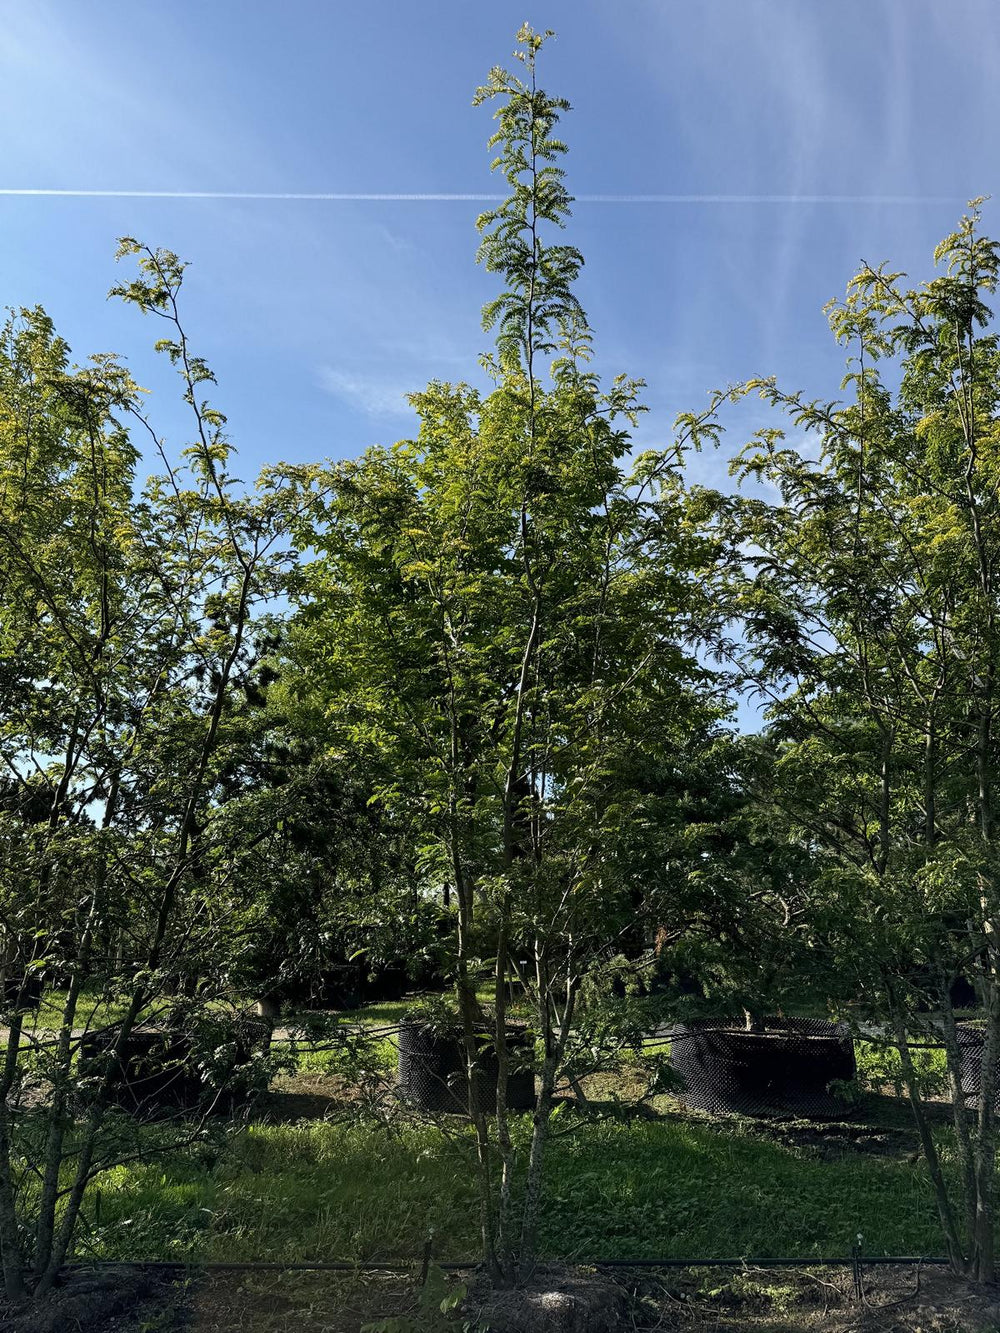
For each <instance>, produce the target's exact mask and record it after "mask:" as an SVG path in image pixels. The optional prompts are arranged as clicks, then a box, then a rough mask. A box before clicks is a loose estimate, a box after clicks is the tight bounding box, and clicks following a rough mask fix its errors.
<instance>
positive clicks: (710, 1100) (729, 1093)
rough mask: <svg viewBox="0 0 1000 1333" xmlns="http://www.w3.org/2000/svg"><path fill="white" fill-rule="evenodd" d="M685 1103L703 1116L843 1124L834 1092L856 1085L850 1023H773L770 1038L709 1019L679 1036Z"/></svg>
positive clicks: (675, 1057) (677, 1056) (675, 1056)
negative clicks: (845, 1085) (722, 1113)
mask: <svg viewBox="0 0 1000 1333" xmlns="http://www.w3.org/2000/svg"><path fill="white" fill-rule="evenodd" d="M671 1061H672V1063H673V1067H674V1069H675V1070H676V1071H677V1073H678V1074H680V1075H681V1077H682V1078H683V1079H684V1083H685V1088H684V1091H682V1092H680V1093H678V1096H679V1098H680V1099H681V1101H683V1102H684V1103H685V1104H686V1105H687V1106H692V1107H697V1108H698V1109H699V1110H703V1111H713V1112H720V1111H725V1112H729V1113H731V1114H737V1115H752V1116H761V1117H768V1116H802V1117H805V1118H806V1119H811V1120H839V1119H842V1118H843V1117H844V1116H845V1115H847V1114H848V1113H849V1106H848V1103H847V1102H846V1101H845V1099H844V1098H843V1097H841V1096H838V1094H837V1092H836V1090H835V1089H834V1090H831V1086H830V1085H831V1084H836V1083H837V1082H839V1081H844V1082H847V1081H849V1080H851V1079H853V1078H854V1076H855V1074H856V1073H857V1066H856V1064H855V1060H854V1042H853V1040H852V1038H851V1035H850V1032H849V1031H848V1029H847V1027H846V1026H845V1025H844V1024H843V1023H827V1022H824V1021H823V1020H821V1019H811V1018H801V1019H794V1018H784V1019H774V1020H772V1022H771V1024H770V1026H765V1030H764V1031H763V1032H751V1031H748V1030H747V1029H746V1028H743V1027H740V1026H738V1025H736V1024H735V1023H733V1022H727V1021H725V1020H719V1019H705V1020H701V1021H698V1022H692V1023H689V1024H687V1025H685V1026H678V1027H677V1028H675V1029H674V1033H673V1036H672V1038H671Z"/></svg>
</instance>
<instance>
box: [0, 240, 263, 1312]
mask: <svg viewBox="0 0 1000 1333" xmlns="http://www.w3.org/2000/svg"><path fill="white" fill-rule="evenodd" d="M121 255H122V257H131V258H134V259H135V260H136V261H137V272H136V275H135V277H134V279H133V280H132V281H130V282H128V283H126V284H123V285H122V286H120V287H118V288H116V289H115V291H116V293H117V295H119V296H120V297H122V298H123V299H124V300H126V301H128V302H131V303H133V304H135V305H137V306H138V307H139V309H140V310H141V311H143V312H144V313H147V314H150V315H152V316H153V317H154V318H156V319H162V321H163V326H162V327H163V333H164V335H165V336H164V338H163V339H162V340H161V341H160V343H159V344H158V347H159V349H160V350H161V351H163V352H164V353H165V354H166V355H168V356H169V358H170V359H171V361H172V362H173V363H174V364H175V365H176V367H177V369H178V371H179V372H180V375H181V379H182V384H183V393H184V398H185V400H186V401H187V403H188V405H189V407H190V409H191V413H192V422H193V435H192V439H191V442H190V444H189V445H188V447H187V448H186V450H185V452H184V456H183V458H182V460H181V461H180V462H179V463H174V462H171V461H170V459H169V457H168V454H167V452H166V450H165V447H164V446H163V445H162V443H161V442H160V440H159V439H158V437H157V436H156V435H155V433H154V432H153V430H152V427H151V426H149V423H148V421H147V419H146V417H145V415H144V409H143V407H142V403H141V394H140V391H139V389H138V388H137V386H136V385H135V383H134V382H133V381H132V379H131V378H130V376H129V374H128V373H127V371H126V370H125V369H124V368H123V367H122V366H121V365H120V364H119V363H118V362H116V361H114V360H113V359H111V358H108V357H97V358H94V359H93V360H92V361H91V363H90V364H89V365H88V366H86V367H84V368H73V367H72V366H71V365H70V362H69V349H68V348H67V347H66V345H65V343H63V342H62V341H61V340H60V339H59V338H58V337H57V336H56V335H55V333H54V330H53V328H52V325H51V322H50V321H49V320H48V319H47V317H46V316H45V315H44V314H43V313H42V312H41V311H38V310H35V311H25V312H22V313H21V314H20V315H16V316H12V317H11V318H10V319H9V320H8V321H7V323H6V325H5V326H4V329H3V333H2V340H0V404H2V406H0V650H2V651H0V662H2V666H0V765H2V770H3V772H2V777H0V1022H2V1024H3V1027H2V1029H0V1040H2V1044H3V1055H2V1058H0V1264H2V1268H3V1277H4V1283H5V1288H6V1292H7V1294H8V1296H11V1297H18V1296H20V1295H21V1294H23V1292H24V1291H25V1289H26V1288H32V1289H33V1290H34V1291H35V1292H36V1293H38V1294H43V1293H44V1292H45V1291H47V1290H48V1288H49V1287H50V1286H51V1285H52V1283H53V1282H54V1281H55V1278H56V1275H57V1274H58V1271H59V1268H60V1266H61V1264H62V1262H63V1260H64V1259H65V1257H66V1255H67V1253H68V1251H69V1248H70V1245H71V1242H72V1239H73V1235H74V1231H75V1228H76V1225H77V1222H78V1220H79V1217H80V1212H81V1207H82V1205H83V1202H84V1196H85V1192H86V1190H87V1187H88V1184H89V1183H90V1181H91V1180H92V1179H93V1177H94V1176H95V1174H97V1173H98V1172H99V1171H100V1170H102V1169H103V1168H104V1167H106V1166H107V1165H109V1164H111V1163H112V1162H114V1161H115V1160H116V1154H118V1153H119V1152H120V1151H121V1131H122V1117H121V1116H116V1115H115V1114H113V1113H112V1112H111V1111H110V1109H109V1104H110V1100H111V1096H110V1094H111V1085H112V1081H113V1077H114V1069H115V1068H116V1066H117V1064H118V1062H119V1061H120V1060H121V1059H122V1058H123V1057H124V1056H125V1053H126V1052H127V1051H128V1050H129V1045H130V1041H131V1040H132V1037H133V1034H134V1033H135V1032H136V1030H137V1029H138V1028H139V1027H140V1026H141V1025H142V1024H144V1023H148V1022H150V1021H151V1020H152V1021H154V1022H155V1021H158V1020H162V1019H163V1017H164V1012H165V1010H166V1009H168V1008H169V1007H170V1004H171V999H170V996H171V994H172V993H173V992H174V991H175V990H176V989H177V983H178V981H179V980H181V981H182V980H183V979H184V978H185V977H188V978H192V979H195V980H201V979H204V980H207V982H208V986H207V987H206V989H205V992H204V994H203V996H202V1000H203V1002H204V1003H207V1002H208V1000H209V999H210V997H211V996H218V995H219V994H220V993H221V992H222V990H223V989H224V987H223V986H222V983H221V978H220V975H219V965H220V962H221V960H220V959H219V956H218V955H219V949H220V946H221V944H222V943H223V941H224V940H225V938H226V934H227V931H228V929H229V919H230V909H231V906H232V903H233V902H234V901H235V900H237V899H238V896H239V883H240V881H239V861H240V856H241V855H242V854H243V853H244V851H245V849H244V848H241V847H239V846H237V845H235V844H234V843H233V841H232V839H231V838H230V836H229V828H230V824H229V822H228V821H227V818H226V816H225V814H224V813H223V812H222V809H221V807H222V804H223V799H222V798H223V796H224V778H225V774H226V772H227V770H228V769H230V768H231V767H232V765H233V764H234V763H239V762H240V761H241V754H242V753H243V752H245V749H246V746H247V744H248V732H247V727H246V724H245V720H243V719H242V717H241V709H242V704H243V703H245V700H246V697H247V694H248V691H250V690H251V687H252V684H253V681H254V679H255V673H256V669H257V663H258V659H259V656H260V642H259V627H260V626H261V624H262V623H263V621H262V616H263V615H264V613H266V611H267V608H268V604H269V603H270V602H271V601H272V599H273V598H274V597H275V596H276V595H277V594H278V593H279V592H280V590H281V588H282V586H283V557H282V556H281V554H280V551H279V550H278V549H277V548H276V545H275V543H276V541H277V540H278V539H279V537H280V531H281V528H280V523H279V513H280V511H281V509H282V508H284V507H286V506H285V503H284V502H282V503H281V504H279V497H278V496H277V495H276V494H275V493H274V492H273V491H261V492H259V493H257V494H254V493H252V492H251V493H249V494H248V493H247V492H246V491H245V489H244V488H243V487H242V485H241V484H239V483H238V482H237V481H236V480H235V479H234V478H233V477H232V476H231V474H230V472H229V467H228V460H229V454H230V447H229V444H228V442H227V439H226V435H225V429H224V427H225V418H224V417H223V416H222V414H221V413H220V412H218V411H217V410H216V409H215V408H213V407H211V406H210V405H209V404H208V403H207V402H206V401H205V400H204V398H203V396H202V395H203V393H204V386H205V384H206V382H208V381H211V379H212V376H211V373H210V371H209V370H208V368H207V366H206V365H205V363H204V362H203V361H202V360H200V359H199V358H198V357H196V356H195V355H194V354H193V353H192V351H191V348H190V345H189V342H188V338H187V335H186V333H185V331H184V328H183V325H182V323H181V321H180V316H179V312H178V296H179V291H180V287H181V284H182V280H183V269H184V266H183V264H182V263H181V262H180V261H179V260H178V259H177V257H176V256H175V255H173V254H170V253H169V252H166V251H152V250H148V249H146V248H144V247H142V246H140V245H139V244H138V243H137V242H135V241H132V240H126V241H124V242H123V243H122V246H121ZM136 433H138V435H139V438H140V439H141V440H143V441H144V442H145V443H147V444H152V446H153V447H154V448H155V449H156V450H158V451H159V454H160V458H161V460H162V472H161V475H159V476H158V477H156V478H154V479H152V480H151V481H150V482H149V483H148V484H147V485H146V486H145V488H143V489H140V488H139V486H138V485H137V480H136V469H137V466H138V462H139V450H138V448H137V446H136V443H135V441H134V439H133V436H134V435H135V434H136ZM241 701H242V703H241ZM210 960H214V962H213V961H210ZM213 968H214V969H215V971H214V972H213ZM85 999H86V1002H87V1003H86V1006H84V1004H83V1001H84V1000H85ZM39 1003H42V1004H45V1005H49V1006H51V1005H56V1006H57V1007H58V1018H57V1031H56V1033H55V1036H54V1039H50V1038H48V1037H46V1036H45V1034H44V1033H42V1032H40V1031H38V1030H36V1027H35V1024H34V1022H33V1018H32V1015H33V1010H34V1009H35V1008H36V1007H37V1005H38V1004H39ZM189 1008H190V1006H189ZM86 1027H91V1028H92V1029H93V1028H95V1027H96V1028H97V1029H99V1030H100V1042H99V1049H103V1052H104V1054H103V1056H102V1057H100V1058H97V1059H96V1060H91V1061H90V1062H89V1065H88V1062H87V1061H85V1060H82V1059H81V1053H82V1038H81V1029H83V1028H86ZM39 1078H41V1091H42V1093H43V1096H42V1097H41V1099H40V1098H39V1095H38V1093H39V1084H38V1080H39ZM133 1146H134V1145H133Z"/></svg>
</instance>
